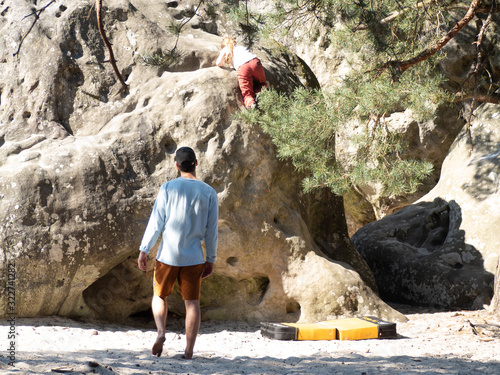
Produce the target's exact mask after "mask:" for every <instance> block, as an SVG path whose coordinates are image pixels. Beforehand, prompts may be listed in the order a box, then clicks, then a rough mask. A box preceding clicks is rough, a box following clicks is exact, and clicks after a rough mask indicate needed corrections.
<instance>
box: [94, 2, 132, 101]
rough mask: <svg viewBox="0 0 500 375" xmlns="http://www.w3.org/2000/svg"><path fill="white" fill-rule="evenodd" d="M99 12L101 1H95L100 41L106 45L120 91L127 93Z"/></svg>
mask: <svg viewBox="0 0 500 375" xmlns="http://www.w3.org/2000/svg"><path fill="white" fill-rule="evenodd" d="M101 10H102V0H96V13H97V25H98V27H99V33H100V34H101V37H102V40H103V41H104V44H105V45H106V48H107V49H108V52H109V62H110V63H111V66H112V67H113V70H114V71H115V74H116V77H117V78H118V80H119V81H120V83H121V85H122V88H121V91H125V92H126V91H128V86H127V84H126V83H125V80H124V79H123V77H122V75H121V73H120V71H119V70H118V66H117V65H116V60H115V55H114V53H113V48H112V47H111V43H110V42H109V40H108V37H107V36H106V32H105V30H104V26H103V24H102V16H101Z"/></svg>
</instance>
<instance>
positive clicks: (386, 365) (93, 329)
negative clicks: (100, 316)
mask: <svg viewBox="0 0 500 375" xmlns="http://www.w3.org/2000/svg"><path fill="white" fill-rule="evenodd" d="M399 310H400V311H402V312H403V313H405V314H406V316H407V317H408V318H409V321H408V322H407V323H398V324H397V332H398V338H397V339H392V340H380V339H374V340H359V341H338V340H334V341H279V340H271V339H267V338H264V337H262V335H261V334H260V327H259V326H258V325H250V324H246V323H242V322H202V327H201V330H200V335H199V337H198V339H197V342H196V347H195V358H194V359H193V360H185V359H183V358H182V357H181V355H182V353H183V351H184V344H185V337H184V332H183V328H182V324H183V323H182V321H181V320H175V319H171V320H170V321H169V322H168V323H167V326H168V329H169V332H168V333H167V341H166V342H165V346H164V352H163V356H162V357H160V358H157V357H153V356H152V355H151V354H150V350H151V346H152V344H153V342H154V339H155V336H156V332H155V328H154V323H152V322H148V323H143V324H141V325H136V326H135V327H132V326H121V325H111V324H104V323H99V322H97V323H96V322H93V323H90V322H80V321H75V320H69V319H63V318H60V317H46V318H36V319H17V321H16V325H15V331H16V336H17V340H16V343H15V364H14V366H9V365H8V363H9V361H10V359H9V353H8V349H9V345H10V343H9V340H8V334H9V330H11V328H10V325H9V323H8V322H7V321H5V320H4V321H0V329H1V331H0V342H1V343H2V344H1V347H2V351H1V352H0V373H3V374H45V373H51V374H56V373H69V374H71V373H73V374H76V373H80V374H81V373H87V374H91V373H99V374H281V375H285V374H357V375H363V374H365V375H370V374H382V373H383V374H423V373H425V374H500V322H499V320H500V319H498V318H495V317H493V316H491V315H490V314H489V313H488V311H487V310H479V311H454V312H433V311H429V310H420V311H415V310H412V311H410V310H406V311H404V308H403V307H401V306H400V307H399Z"/></svg>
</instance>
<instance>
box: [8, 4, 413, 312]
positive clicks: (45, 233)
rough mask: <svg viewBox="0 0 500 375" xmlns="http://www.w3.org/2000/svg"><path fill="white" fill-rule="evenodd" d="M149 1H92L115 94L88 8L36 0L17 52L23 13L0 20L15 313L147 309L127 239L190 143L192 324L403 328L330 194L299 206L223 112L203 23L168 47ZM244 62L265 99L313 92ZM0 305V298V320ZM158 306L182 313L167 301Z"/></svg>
mask: <svg viewBox="0 0 500 375" xmlns="http://www.w3.org/2000/svg"><path fill="white" fill-rule="evenodd" d="M186 3H187V4H188V5H189V4H191V3H190V2H186ZM162 4H163V3H162ZM162 4H160V3H154V4H152V3H151V2H150V1H126V0H120V1H118V0H115V1H112V0H110V1H106V2H105V6H106V8H105V9H103V16H104V25H105V28H106V30H107V32H108V37H109V38H110V40H111V41H112V44H113V49H114V53H115V56H116V60H117V65H118V67H119V70H120V71H121V73H122V75H123V77H124V79H125V80H126V83H127V85H128V91H127V92H121V91H120V89H121V86H120V84H119V82H118V81H117V79H116V76H115V74H114V72H113V70H112V68H111V66H110V64H108V63H106V62H104V61H105V60H107V59H108V52H107V50H106V48H105V46H104V44H103V42H102V39H101V37H100V35H99V32H98V29H97V23H96V20H95V13H94V12H93V11H92V6H93V3H92V2H90V3H84V2H70V3H69V4H65V5H60V4H57V3H53V4H51V5H49V6H48V7H47V8H46V9H45V11H44V12H42V13H41V14H40V18H39V19H38V20H37V22H36V27H34V28H33V29H32V30H31V31H30V33H29V34H28V35H27V36H26V38H25V39H24V40H23V39H22V37H23V35H24V33H25V31H26V30H28V28H29V26H30V24H31V23H30V22H31V21H30V19H29V18H27V19H24V20H23V17H24V16H26V15H28V14H30V13H32V9H31V7H32V2H31V1H22V0H21V1H17V0H16V4H15V5H16V6H13V3H12V4H11V5H10V6H9V7H8V8H5V9H4V12H3V14H2V17H3V18H1V23H0V27H1V29H0V33H1V34H2V38H0V44H1V47H0V51H1V52H0V53H1V54H2V55H1V56H0V64H1V66H2V69H1V70H0V99H1V101H0V121H1V125H0V251H1V253H0V255H1V257H0V259H1V261H2V267H4V265H5V269H6V267H7V264H11V265H12V266H13V267H14V268H15V272H16V277H17V279H16V309H17V310H16V313H17V314H18V316H40V315H50V314H58V315H64V316H88V317H96V318H104V319H110V320H114V321H121V320H124V319H126V318H127V317H129V316H131V315H133V314H135V313H138V312H141V311H145V310H147V309H148V307H149V305H150V300H151V296H152V281H151V278H152V267H153V255H154V251H153V254H152V256H151V257H150V261H149V271H148V272H146V273H145V274H144V273H142V272H140V271H139V270H138V269H137V267H136V257H137V254H138V247H139V243H140V241H141V238H142V234H143V231H144V229H145V226H146V223H147V220H148V218H149V214H150V212H151V209H152V206H153V203H154V199H155V197H156V194H157V192H158V189H159V187H160V186H161V184H162V183H164V182H165V181H167V180H169V179H173V178H176V177H177V171H176V169H175V167H174V153H175V150H176V149H177V148H178V147H179V146H191V147H192V148H193V149H194V150H195V152H196V153H197V156H198V162H199V167H198V177H199V178H200V179H201V180H203V181H205V182H207V183H208V184H210V185H211V186H213V187H214V189H215V190H216V191H217V193H218V197H219V202H220V227H219V252H218V261H217V263H216V266H215V274H214V276H212V277H210V278H208V279H206V280H205V281H204V282H203V294H202V311H203V317H204V318H206V319H242V320H248V321H259V320H269V319H273V320H286V321H291V320H299V319H300V320H302V321H317V320H322V319H328V318H333V317H337V316H342V315H346V316H348V315H359V314H365V315H368V314H370V315H378V316H381V317H383V318H385V319H390V320H397V319H404V317H403V316H402V315H401V314H399V313H398V312H396V311H394V310H392V309H391V308H390V307H388V306H387V305H386V304H385V303H383V302H382V301H381V300H380V299H379V298H378V297H377V296H376V295H375V293H374V292H373V290H376V286H375V283H374V279H373V275H372V274H371V271H370V270H369V268H368V267H367V265H366V263H365V262H364V260H363V259H362V258H361V257H360V255H359V254H358V253H357V252H356V251H355V250H354V248H353V247H352V245H351V244H350V242H349V239H348V237H347V230H346V224H345V218H344V211H343V205H342V200H341V198H339V197H337V196H334V195H332V194H331V193H329V192H327V191H323V192H321V191H320V192H317V193H315V194H311V195H305V194H303V193H302V191H301V186H300V181H301V179H302V176H299V175H298V174H297V173H296V172H295V170H294V169H293V167H292V166H291V165H289V164H287V163H286V162H283V161H279V160H278V159H277V158H276V153H275V149H274V147H273V145H272V143H271V142H270V140H269V138H268V137H267V136H266V135H265V134H264V133H263V132H262V131H261V130H260V128H258V127H257V126H254V125H251V124H244V123H243V122H241V121H239V120H237V119H236V118H235V114H236V113H237V112H238V111H240V110H243V107H242V105H241V102H240V98H239V91H238V85H237V77H236V73H235V72H234V71H230V70H226V69H221V68H218V67H214V66H213V65H214V61H215V59H216V57H217V54H218V50H219V46H220V41H221V37H220V36H217V35H215V34H214V25H216V24H217V23H213V24H210V23H207V22H205V21H204V20H200V19H198V18H195V19H194V20H193V21H191V22H190V23H189V24H188V25H187V26H186V28H185V29H184V30H183V33H182V35H181V36H180V38H179V40H176V39H175V38H174V37H173V36H172V35H171V34H170V33H168V31H167V29H168V26H169V22H170V21H171V20H178V19H181V18H179V17H180V15H182V14H184V13H183V12H186V9H187V8H186V7H185V6H184V5H183V7H182V9H181V7H180V5H179V4H178V3H177V2H170V3H168V4H167V6H166V7H165V6H164V5H165V4H163V5H162ZM176 4H177V5H176ZM89 13H90V17H88V15H89ZM160 16H161V17H160ZM20 20H23V21H22V22H20ZM202 21H203V22H202ZM210 25H211V27H209V26H210ZM21 40H23V43H22V45H21V46H20V42H21ZM175 43H177V45H178V52H180V53H179V54H178V55H177V56H176V57H175V59H174V60H173V61H172V62H171V64H170V65H148V64H146V63H145V61H146V60H148V61H151V60H150V59H148V58H147V57H148V56H152V55H153V53H154V52H155V51H158V50H159V49H160V48H161V49H162V51H164V52H165V51H167V50H168V49H169V48H172V47H173V46H174V45H175ZM19 47H20V49H19V51H18V52H17V50H18V48H19ZM14 53H16V55H15V56H14ZM256 53H257V54H259V56H260V57H261V59H262V61H263V63H264V66H265V68H266V73H267V74H268V80H269V83H270V86H271V87H273V88H276V89H278V90H281V91H287V90H288V91H290V90H292V89H293V88H294V87H296V86H297V85H300V84H308V82H310V81H311V77H304V76H299V75H298V74H297V73H296V72H297V71H301V69H296V67H297V65H298V64H299V63H300V62H297V59H295V58H294V57H293V56H289V57H288V58H287V59H286V60H285V59H282V60H280V58H277V57H273V59H271V58H270V55H268V53H267V52H265V51H264V50H258V49H256ZM156 56H158V55H156ZM276 56H279V54H277V55H276ZM1 277H2V282H3V281H4V280H3V278H4V277H6V275H5V274H2V276H1ZM7 302H8V301H7V296H6V295H5V294H2V295H1V296H0V305H1V306H2V308H1V311H2V314H3V313H5V312H6V311H7V309H6V307H7V306H8V305H7ZM4 307H5V308H4ZM169 308H170V311H172V312H177V313H179V314H182V302H181V301H180V299H179V296H178V294H177V293H175V294H174V295H173V296H172V297H171V298H170V299H169Z"/></svg>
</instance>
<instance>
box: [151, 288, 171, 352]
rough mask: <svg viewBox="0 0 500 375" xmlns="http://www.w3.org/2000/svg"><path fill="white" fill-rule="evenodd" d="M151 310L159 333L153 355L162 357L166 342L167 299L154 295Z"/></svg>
mask: <svg viewBox="0 0 500 375" xmlns="http://www.w3.org/2000/svg"><path fill="white" fill-rule="evenodd" d="M151 309H152V310H153V316H154V318H155V323H156V329H157V331H158V336H157V337H156V341H155V343H154V344H153V349H152V350H151V353H152V354H153V355H155V356H157V357H159V356H161V353H162V351H163V343H164V342H165V325H166V323H167V313H168V306H167V299H166V298H161V297H160V296H157V295H156V294H155V295H153V300H152V302H151Z"/></svg>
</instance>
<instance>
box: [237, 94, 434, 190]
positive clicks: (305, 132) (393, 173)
mask: <svg viewBox="0 0 500 375" xmlns="http://www.w3.org/2000/svg"><path fill="white" fill-rule="evenodd" d="M385 97H387V95H385ZM346 102H347V101H345V100H344V99H343V98H342V93H341V92H337V93H335V94H328V95H327V94H325V93H322V92H319V91H309V90H306V89H303V88H301V89H298V90H296V91H295V92H294V93H293V94H292V95H291V96H286V95H284V94H279V93H277V92H275V91H272V90H265V91H263V92H262V93H261V95H260V98H259V109H260V110H254V111H244V112H242V113H241V114H240V116H241V118H243V119H244V120H246V121H248V122H251V123H257V124H259V125H260V126H261V127H262V129H263V130H264V131H265V132H266V133H268V134H269V135H270V136H271V138H272V140H273V142H274V144H275V145H276V146H277V150H278V157H280V158H282V159H290V160H291V161H292V163H293V165H294V166H295V167H296V168H297V170H299V171H301V172H305V174H306V176H307V177H306V178H305V179H304V180H303V187H304V190H305V191H306V192H307V191H311V190H313V189H316V188H322V187H327V188H329V189H331V190H332V191H333V192H334V193H336V194H345V193H346V192H347V191H348V190H349V189H350V188H351V187H352V186H353V185H358V186H361V185H367V184H380V186H382V189H383V192H384V194H385V195H387V196H392V195H400V194H404V193H412V192H414V191H415V190H416V189H417V187H418V185H419V183H420V182H421V181H422V180H423V179H424V178H425V177H427V176H428V175H429V174H430V173H431V172H432V165H431V164H430V163H428V162H425V161H421V160H411V159H410V160H405V159H404V158H403V157H402V156H401V155H402V154H403V153H404V150H405V145H404V142H403V140H402V138H401V135H400V134H397V133H394V132H391V131H390V130H389V129H388V128H387V126H386V124H384V123H383V119H380V118H378V119H372V120H371V121H369V122H367V125H366V126H358V127H357V128H355V127H354V125H352V124H353V122H352V121H350V122H349V120H350V119H352V118H355V117H356V115H355V113H356V112H357V111H358V106H357V105H354V104H353V103H354V101H348V102H349V103H351V104H350V105H346ZM347 137H348V138H349V139H350V141H349V142H350V143H351V144H352V145H355V146H354V150H353V151H349V152H345V151H344V152H343V153H342V154H339V155H336V150H335V145H336V143H337V144H339V142H340V143H343V144H348V143H349V142H348V140H347V139H346V138H347ZM342 138H343V139H342Z"/></svg>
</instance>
